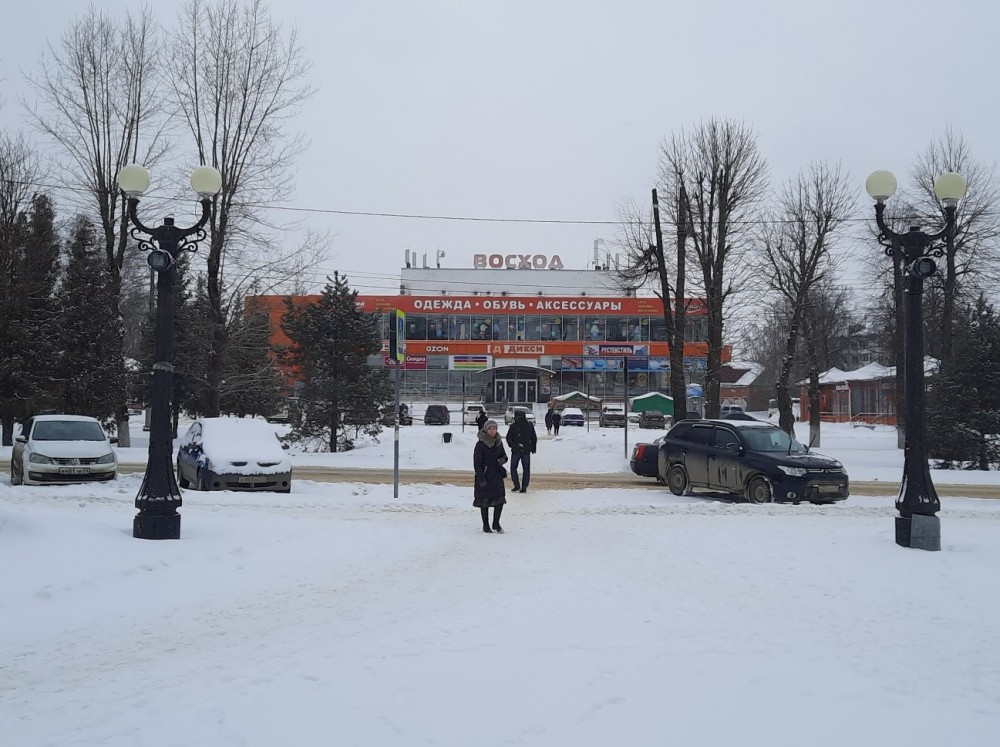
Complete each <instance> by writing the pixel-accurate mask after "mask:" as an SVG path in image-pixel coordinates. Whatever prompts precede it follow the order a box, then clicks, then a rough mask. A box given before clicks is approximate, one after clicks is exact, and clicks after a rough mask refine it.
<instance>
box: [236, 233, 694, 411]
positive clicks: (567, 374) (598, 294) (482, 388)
mask: <svg viewBox="0 0 1000 747" xmlns="http://www.w3.org/2000/svg"><path fill="white" fill-rule="evenodd" d="M441 254H443V253H440V252H439V255H441ZM439 262H440V256H439V257H438V259H437V260H436V261H435V262H434V266H428V265H427V259H426V255H424V257H423V260H422V262H421V263H420V265H419V266H418V263H417V257H416V255H415V254H414V255H411V253H410V252H409V251H407V252H406V258H405V266H404V267H403V268H402V270H401V271H400V284H399V291H398V293H394V294H390V295H359V296H358V299H357V300H358V305H359V307H360V308H361V309H362V310H364V311H367V312H374V313H377V314H378V315H379V320H380V325H381V330H382V337H383V353H384V354H383V355H382V356H381V357H375V358H373V359H371V360H370V364H371V365H376V366H383V367H385V368H386V369H389V370H390V375H391V369H392V367H393V366H394V365H395V363H394V361H393V359H391V358H390V356H389V354H388V351H389V343H388V337H389V332H388V330H389V324H390V316H391V315H392V312H393V311H394V310H397V309H398V310H400V311H402V312H404V313H405V314H406V360H405V363H403V364H402V375H401V392H402V396H403V398H404V399H405V400H420V401H438V400H451V401H455V400H460V399H462V398H463V397H464V398H465V399H467V400H482V401H484V402H486V403H488V404H489V403H497V404H499V403H506V402H548V401H549V399H550V398H551V397H552V396H555V395H558V394H564V393H567V392H571V391H576V390H578V391H581V392H585V393H589V394H591V395H594V396H597V397H600V398H602V399H619V400H621V399H622V398H624V396H625V393H626V382H625V366H626V363H625V359H626V358H627V359H628V363H627V366H628V393H629V394H630V395H632V396H634V395H637V394H643V393H645V392H648V391H661V392H665V393H669V391H670V381H669V379H670V359H669V355H670V350H669V346H668V344H667V330H666V324H665V322H664V319H663V302H662V301H661V300H660V299H659V298H657V297H655V296H652V297H647V296H641V295H640V296H637V295H636V294H635V292H634V291H633V290H632V289H628V288H624V289H623V288H621V287H620V286H618V285H617V284H616V276H615V274H614V273H613V272H612V271H611V270H610V269H609V267H608V266H607V264H604V265H602V264H600V263H599V261H598V260H596V258H595V261H594V262H593V263H592V266H591V267H590V268H588V269H583V270H573V269H566V268H565V266H564V263H563V261H562V258H561V257H560V256H559V255H518V254H506V255H503V254H489V255H487V254H475V255H472V261H471V262H470V265H471V266H470V267H465V268H461V267H459V268H455V267H449V268H444V267H441V266H440V264H439ZM349 280H350V278H348V281H349ZM285 298H286V297H285V296H255V297H252V298H250V299H248V303H250V304H252V305H254V306H257V307H258V308H261V307H263V308H265V309H267V311H268V313H269V315H270V320H271V329H272V341H273V343H275V344H277V345H287V344H289V341H288V339H287V338H285V337H284V335H283V333H282V331H281V317H282V316H283V315H284V313H285V311H286V305H285ZM292 298H293V302H294V303H296V304H298V303H310V302H314V301H316V300H318V298H319V297H318V296H294V297H292ZM687 314H688V315H687V335H686V337H687V342H686V343H685V345H684V368H685V374H686V379H687V381H688V382H695V383H700V381H701V378H702V376H703V373H704V369H705V363H706V352H707V345H706V342H705V339H706V334H707V323H706V318H705V309H704V304H703V303H702V302H701V300H700V299H691V300H690V301H689V303H688V312H687Z"/></svg>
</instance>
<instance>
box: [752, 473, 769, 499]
mask: <svg viewBox="0 0 1000 747" xmlns="http://www.w3.org/2000/svg"><path fill="white" fill-rule="evenodd" d="M773 500H774V494H773V493H772V491H771V483H770V481H769V480H768V479H767V478H766V477H764V476H763V475H757V476H756V477H755V478H753V479H752V480H751V481H750V482H749V483H748V484H747V501H749V502H750V503H771V502H772V501H773Z"/></svg>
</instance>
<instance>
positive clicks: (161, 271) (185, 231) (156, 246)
mask: <svg viewBox="0 0 1000 747" xmlns="http://www.w3.org/2000/svg"><path fill="white" fill-rule="evenodd" d="M118 186H119V187H120V188H121V190H122V192H124V193H125V196H126V197H127V198H128V217H129V220H131V221H132V226H133V228H132V229H131V231H130V233H131V234H132V238H134V239H135V240H136V241H138V242H139V246H140V248H142V249H145V250H147V251H148V252H149V254H148V255H147V256H146V261H147V262H148V263H149V266H150V267H151V268H152V269H153V270H154V271H155V272H156V362H155V363H154V364H153V399H152V402H151V406H152V417H151V419H150V425H149V457H148V460H147V462H146V475H145V477H143V480H142V487H140V488H139V495H137V496H136V498H135V507H136V508H137V509H139V513H138V514H136V516H135V519H134V520H133V522H132V536H133V537H136V538H138V539H180V536H181V515H180V514H179V513H177V509H178V508H179V507H180V505H181V491H180V490H179V489H178V487H177V482H176V478H175V476H174V469H173V439H172V438H171V431H170V394H171V392H172V391H173V378H174V374H173V372H174V365H173V359H174V262H175V261H176V259H177V256H178V255H179V254H180V253H181V252H182V251H189V252H193V251H196V250H197V248H198V242H199V241H201V240H202V239H204V238H205V230H204V228H205V224H206V223H208V218H209V216H210V215H211V209H212V197H213V196H214V195H216V194H218V192H219V190H220V189H222V175H221V174H219V172H218V171H217V170H215V169H214V168H212V167H211V166H199V167H198V168H196V169H195V170H194V171H193V172H192V173H191V188H192V189H193V190H194V191H195V192H197V193H198V198H199V200H200V201H201V218H199V220H198V222H197V223H196V224H195V225H193V226H191V227H190V228H178V227H177V226H175V225H174V219H173V218H172V217H170V216H168V217H166V218H164V219H163V225H162V226H158V227H156V228H149V227H147V226H145V225H143V223H142V222H141V221H140V220H139V216H138V215H137V209H138V206H139V198H140V197H141V196H142V193H143V192H145V191H146V190H147V189H148V188H149V172H148V171H146V169H144V168H143V167H142V166H138V165H136V164H132V165H129V166H125V167H124V168H123V169H122V170H121V171H119V172H118ZM143 234H145V235H146V236H144V235H143ZM147 237H148V238H147Z"/></svg>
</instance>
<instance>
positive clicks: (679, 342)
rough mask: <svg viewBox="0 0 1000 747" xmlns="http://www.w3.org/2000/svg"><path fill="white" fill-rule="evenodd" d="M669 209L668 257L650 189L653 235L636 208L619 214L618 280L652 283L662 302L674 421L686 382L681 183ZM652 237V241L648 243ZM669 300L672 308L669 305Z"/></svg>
mask: <svg viewBox="0 0 1000 747" xmlns="http://www.w3.org/2000/svg"><path fill="white" fill-rule="evenodd" d="M680 190H681V191H680V194H679V195H677V200H676V202H675V204H674V207H673V209H672V211H673V212H672V215H673V220H674V222H675V225H676V226H677V242H676V255H675V256H674V257H671V256H669V254H668V251H667V249H666V248H665V247H664V243H663V228H662V225H661V222H660V200H659V195H658V193H657V190H655V189H654V190H653V225H652V230H653V235H652V237H650V235H649V230H648V226H644V224H643V222H642V220H641V218H639V214H638V211H637V210H636V209H635V208H634V207H632V208H631V209H627V210H626V211H625V212H624V213H623V214H622V219H623V220H622V226H623V229H624V234H625V239H624V241H623V242H622V244H623V247H624V256H625V259H624V262H622V263H619V265H618V266H617V268H616V270H617V273H616V275H617V280H618V282H619V283H620V284H622V285H624V286H625V287H632V288H636V287H641V286H644V285H652V290H653V293H654V294H656V295H657V296H658V297H659V298H660V299H662V301H663V320H664V323H665V325H666V329H667V336H668V338H669V340H668V342H669V345H670V395H671V397H673V400H674V422H677V421H680V420H683V419H684V418H686V417H687V385H686V382H685V380H684V330H685V320H686V317H687V309H688V299H686V298H685V297H684V285H685V281H686V268H687V262H686V244H687V230H686V224H685V216H686V215H687V209H686V207H685V201H686V199H687V195H686V193H685V192H684V185H683V183H682V184H681V185H680ZM650 238H654V239H655V242H651V241H650ZM671 303H672V304H673V307H671Z"/></svg>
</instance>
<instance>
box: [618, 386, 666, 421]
mask: <svg viewBox="0 0 1000 747" xmlns="http://www.w3.org/2000/svg"><path fill="white" fill-rule="evenodd" d="M628 409H629V411H630V412H649V411H654V412H662V413H663V414H664V416H665V417H670V418H672V417H673V416H674V398H673V397H669V396H667V395H666V394H661V393H660V392H649V393H648V394H641V395H639V396H638V397H633V398H632V399H630V400H629V408H628Z"/></svg>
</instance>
